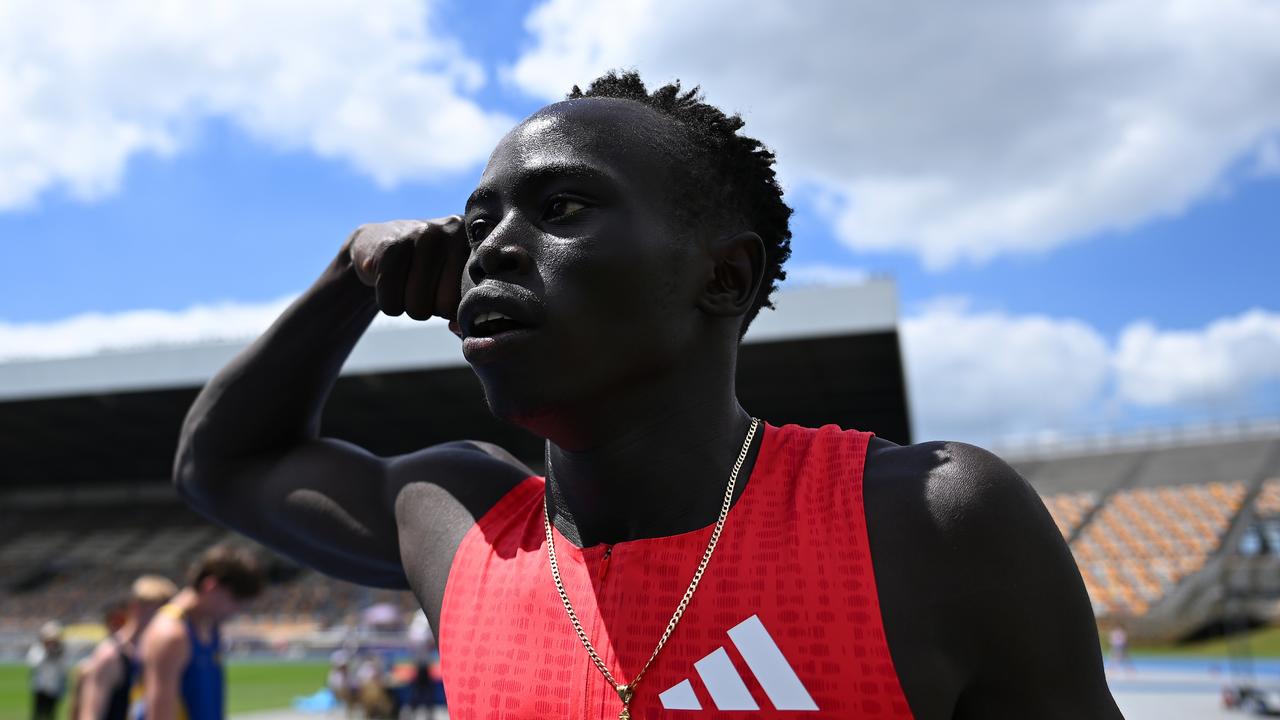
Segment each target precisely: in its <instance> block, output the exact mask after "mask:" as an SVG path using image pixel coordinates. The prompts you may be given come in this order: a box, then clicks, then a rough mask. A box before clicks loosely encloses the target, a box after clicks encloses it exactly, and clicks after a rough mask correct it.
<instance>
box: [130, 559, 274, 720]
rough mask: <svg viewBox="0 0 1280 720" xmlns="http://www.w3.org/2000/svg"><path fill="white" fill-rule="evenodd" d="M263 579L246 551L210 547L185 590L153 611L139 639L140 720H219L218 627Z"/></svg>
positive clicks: (258, 589)
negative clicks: (140, 643) (140, 675)
mask: <svg viewBox="0 0 1280 720" xmlns="http://www.w3.org/2000/svg"><path fill="white" fill-rule="evenodd" d="M262 586H263V575H262V571H261V569H260V565H259V563H258V561H257V559H256V558H255V557H254V556H253V554H252V553H250V552H249V551H248V550H246V549H243V548H237V547H233V546H229V545H218V546H215V547H213V548H210V549H209V550H208V551H206V552H205V553H204V554H203V555H201V556H200V558H199V559H198V560H196V562H195V563H194V564H193V565H192V567H191V570H190V571H189V573H188V578H187V586H186V587H185V588H183V589H182V590H181V591H179V592H178V594H177V595H176V596H174V598H173V600H172V601H171V602H170V603H169V604H167V605H165V606H164V607H162V608H160V610H159V611H157V612H156V615H155V618H154V619H152V621H151V624H150V625H149V626H147V631H146V633H145V634H144V635H143V637H142V646H141V647H142V678H141V679H142V682H141V686H140V687H139V688H138V689H137V691H136V692H135V697H136V698H137V699H138V700H139V701H140V702H139V703H138V705H137V706H136V709H135V712H133V713H131V715H132V717H134V718H135V719H138V720H223V718H225V717H226V705H225V698H226V691H225V680H224V676H223V668H222V653H221V635H220V633H219V626H220V625H221V624H222V623H223V622H224V621H225V620H226V619H227V618H229V617H231V616H232V615H234V614H235V613H236V612H238V611H239V610H240V609H241V608H242V607H243V606H244V605H245V604H246V603H247V602H248V601H250V600H252V599H253V598H254V597H256V596H257V595H258V593H259V592H261V590H262Z"/></svg>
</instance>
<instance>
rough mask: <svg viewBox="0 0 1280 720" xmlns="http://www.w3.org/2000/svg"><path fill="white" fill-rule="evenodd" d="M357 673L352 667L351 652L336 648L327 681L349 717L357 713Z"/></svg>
mask: <svg viewBox="0 0 1280 720" xmlns="http://www.w3.org/2000/svg"><path fill="white" fill-rule="evenodd" d="M354 684H355V675H354V673H353V672H352V669H351V653H349V652H347V651H346V650H341V649H339V650H334V651H333V654H332V655H330V656H329V676H328V678H327V679H326V681H325V685H327V686H328V688H329V692H331V693H333V697H334V699H336V700H337V701H338V702H340V703H342V707H343V708H344V709H345V710H346V715H347V717H351V716H352V715H354V714H355V696H356V692H355V689H354Z"/></svg>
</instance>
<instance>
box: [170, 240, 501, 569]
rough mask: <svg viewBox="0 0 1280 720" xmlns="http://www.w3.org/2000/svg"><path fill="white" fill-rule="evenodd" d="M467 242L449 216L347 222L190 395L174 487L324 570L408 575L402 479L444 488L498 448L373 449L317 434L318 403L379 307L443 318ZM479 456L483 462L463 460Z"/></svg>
mask: <svg viewBox="0 0 1280 720" xmlns="http://www.w3.org/2000/svg"><path fill="white" fill-rule="evenodd" d="M467 253H468V249H467V244H466V239H465V236H464V233H463V231H462V229H461V221H460V219H459V218H457V217H456V216H455V217H449V218H443V219H440V220H434V221H428V222H418V221H396V222H392V223H381V224H377V225H366V226H362V227H361V228H360V229H359V230H357V231H356V232H355V233H353V234H352V236H351V237H350V238H349V239H348V240H347V242H346V243H345V244H344V246H343V248H342V250H341V252H340V253H339V254H338V257H337V258H336V259H335V260H334V261H333V262H332V263H331V264H330V265H329V267H328V268H326V269H325V271H324V273H323V274H322V275H321V276H320V278H319V279H318V280H317V281H316V282H315V283H314V284H313V285H312V286H311V287H310V288H309V289H308V290H307V291H306V292H305V293H303V294H302V296H301V297H300V298H298V299H297V300H296V301H295V302H294V303H293V304H292V305H291V306H290V307H289V308H288V309H287V310H286V311H285V312H284V314H283V315H281V316H280V318H279V319H278V320H277V321H276V322H275V323H274V324H273V325H272V326H271V328H270V329H269V330H267V332H266V333H265V334H263V336H262V337H260V338H259V339H258V340H257V341H255V342H254V343H253V344H252V345H250V346H249V347H248V348H246V349H245V350H244V351H243V352H241V353H240V354H239V355H238V356H237V357H236V358H235V359H234V360H233V361H232V362H231V363H230V364H228V365H227V367H226V368H224V369H223V370H222V371H221V372H219V373H218V374H217V375H216V376H215V377H214V378H213V379H212V380H211V381H210V382H209V383H208V385H207V386H206V387H205V388H204V390H203V391H201V393H200V395H199V396H198V397H197V398H196V401H195V403H194V405H193V406H192V408H191V410H190V412H189V413H188V415H187V418H186V421H185V422H184V424H183V427H182V432H181V435H180V438H179V445H178V453H177V458H176V461H175V468H174V482H175V483H176V485H177V486H178V489H179V491H180V493H181V494H182V495H183V496H184V498H185V499H186V500H187V501H188V502H189V503H190V504H192V505H193V506H195V507H196V508H197V509H199V510H201V511H202V512H204V513H205V514H207V515H210V516H212V517H214V518H216V519H217V520H219V521H221V522H223V523H225V524H227V525H229V526H231V527H233V528H235V529H236V530H239V531H241V532H243V533H244V534H246V535H249V536H250V537H253V538H255V539H257V540H259V541H261V542H262V543H264V544H266V545H267V546H269V547H272V548H274V549H276V550H279V551H281V552H283V553H285V554H286V555H289V556H291V557H293V558H295V559H297V560H299V561H302V562H304V563H306V564H308V565H311V566H313V567H316V568H317V569H320V570H322V571H324V572H326V573H328V574H331V575H335V576H337V577H341V578H344V579H347V580H351V581H353V582H358V583H361V584H365V585H375V586H382V587H399V588H403V587H405V586H406V580H405V575H404V570H403V567H402V560H401V556H400V548H399V542H398V536H397V527H396V517H395V513H396V498H397V496H398V495H399V493H400V492H401V491H402V490H403V489H404V487H405V485H406V483H408V482H410V481H413V480H423V481H427V482H432V481H437V482H439V483H440V484H442V485H443V486H444V487H445V488H448V487H450V486H453V485H456V482H453V481H454V480H455V479H456V477H457V476H459V475H463V474H468V475H472V476H483V475H485V474H486V472H485V469H486V468H485V467H483V466H486V465H492V464H494V463H495V462H496V463H503V461H504V459H505V458H504V457H503V454H502V452H501V451H500V450H498V449H496V448H491V447H486V446H483V445H480V444H473V443H450V444H447V445H442V446H437V447H434V448H428V449H425V450H422V451H419V452H418V453H414V454H412V455H409V456H404V457H401V458H380V457H377V456H375V455H373V454H371V453H369V452H367V451H365V450H363V449H361V448H358V447H356V446H354V445H351V444H349V443H345V442H341V441H338V440H332V439H324V438H321V437H320V436H319V428H320V417H321V412H322V410H323V407H324V403H325V400H326V398H327V397H328V395H329V391H330V390H331V389H332V387H333V384H334V381H335V380H336V379H337V376H338V372H339V370H340V369H341V367H342V363H343V362H344V361H345V360H346V358H347V355H348V354H349V353H350V352H351V349H352V348H353V347H354V346H355V344H356V342H357V341H358V340H359V339H360V336H361V335H362V334H363V333H364V331H365V329H366V328H368V326H369V323H370V322H371V321H372V320H373V318H374V316H375V315H376V314H377V312H378V310H379V309H380V308H381V309H382V310H383V311H384V312H387V314H390V315H399V314H400V313H401V312H405V311H407V312H408V314H409V315H410V316H411V317H413V318H415V319H419V320H425V319H427V318H428V317H430V316H431V315H433V314H434V315H441V316H443V317H446V318H449V319H451V320H452V319H453V317H454V314H455V313H456V311H457V306H458V300H459V287H460V278H461V272H462V268H463V265H464V264H465V262H466V259H467ZM475 465H480V466H482V467H480V468H479V472H470V471H474V470H476V469H477V468H475V467H473V466H475ZM517 474H518V473H517Z"/></svg>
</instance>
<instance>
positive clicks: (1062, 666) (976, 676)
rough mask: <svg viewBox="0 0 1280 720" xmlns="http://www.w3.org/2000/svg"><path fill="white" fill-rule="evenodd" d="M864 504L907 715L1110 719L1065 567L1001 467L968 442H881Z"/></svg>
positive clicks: (1023, 485) (1032, 497)
mask: <svg viewBox="0 0 1280 720" xmlns="http://www.w3.org/2000/svg"><path fill="white" fill-rule="evenodd" d="M864 496H865V499H866V500H865V501H866V513H867V528H868V536H869V538H870V542H871V548H872V559H873V564H874V567H875V576H876V583H877V587H878V590H879V592H880V597H881V610H882V615H883V620H884V624H885V632H886V636H887V637H888V638H889V641H890V649H891V651H892V653H893V658H894V664H895V666H896V667H898V669H899V674H900V677H901V679H902V682H903V689H904V690H905V691H906V692H907V694H908V697H909V699H911V700H912V706H913V709H914V710H916V711H917V715H918V716H920V717H928V716H941V717H951V716H952V714H954V715H955V716H956V717H989V718H1005V717H1028V716H1034V717H1045V718H1057V717H1099V718H1101V717H1107V718H1110V717H1118V713H1116V711H1115V705H1114V702H1113V701H1112V700H1111V697H1110V694H1109V693H1108V692H1107V688H1106V682H1105V679H1104V677H1103V674H1102V664H1101V656H1100V653H1099V649H1098V648H1099V646H1098V639H1097V627H1096V625H1095V624H1094V619H1093V612H1092V608H1091V607H1090V605H1089V600H1088V596H1087V595H1086V594H1085V591H1084V584H1083V582H1082V581H1081V579H1080V574H1079V572H1078V570H1077V569H1076V566H1075V561H1074V560H1073V558H1072V557H1071V552H1070V550H1069V549H1068V548H1067V544H1066V542H1065V541H1064V539H1063V538H1062V535H1061V534H1060V533H1059V532H1058V529H1057V527H1056V525H1055V524H1054V522H1053V519H1052V517H1051V516H1050V515H1049V512H1048V511H1047V510H1046V509H1045V507H1044V504H1043V503H1042V502H1041V501H1040V498H1039V495H1037V493H1036V492H1035V490H1034V489H1033V488H1032V487H1031V486H1030V485H1029V484H1028V483H1027V482H1026V481H1025V480H1023V479H1022V478H1021V477H1020V476H1019V475H1018V473H1017V472H1016V471H1015V470H1014V469H1013V468H1011V467H1010V466H1009V465H1008V463H1006V462H1004V461H1003V460H1001V459H1000V458H999V457H997V456H996V455H994V454H993V453H990V452H988V451H986V450H983V449H981V448H978V447H975V446H973V445H968V444H966V443H959V442H927V443H920V444H918V445H911V446H897V445H893V444H892V443H887V442H883V441H881V442H879V443H876V444H874V445H873V446H872V447H871V448H869V449H868V455H867V464H866V472H865V481H864ZM1048 647H1052V648H1054V652H1053V653H1045V652H1044V649H1045V648H1048ZM940 685H941V686H942V687H945V688H946V689H947V690H948V691H947V692H943V693H940V692H939V688H940ZM940 698H946V699H945V700H941V704H940V706H938V707H929V705H930V703H935V702H939V701H940ZM917 704H921V705H923V706H924V707H917Z"/></svg>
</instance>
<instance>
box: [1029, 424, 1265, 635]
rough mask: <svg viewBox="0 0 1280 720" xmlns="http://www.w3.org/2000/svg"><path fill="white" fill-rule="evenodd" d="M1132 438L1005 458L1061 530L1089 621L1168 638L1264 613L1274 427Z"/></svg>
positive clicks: (1250, 621)
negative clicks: (1112, 445) (1120, 445)
mask: <svg viewBox="0 0 1280 720" xmlns="http://www.w3.org/2000/svg"><path fill="white" fill-rule="evenodd" d="M1138 440H1139V441H1138V442H1130V443H1129V445H1130V447H1126V448H1124V449H1119V450H1117V449H1108V450H1102V451H1098V450H1088V449H1083V450H1082V449H1076V450H1073V451H1071V452H1068V453H1063V452H1062V451H1061V450H1058V451H1056V452H1054V453H1052V454H1043V453H1042V454H1041V455H1039V456H1037V455H1034V454H1032V455H1028V456H1025V457H1022V458H1017V457H1013V458H1011V462H1012V464H1013V465H1014V467H1015V468H1017V469H1018V470H1019V472H1021V473H1022V475H1023V477H1025V478H1026V479H1027V480H1028V481H1029V482H1030V483H1031V485H1032V486H1033V487H1035V488H1036V490H1037V491H1038V492H1039V493H1040V495H1041V497H1042V498H1043V499H1044V502H1045V506H1046V507H1047V508H1048V509H1049V512H1050V514H1051V515H1052V516H1053V519H1054V521H1055V522H1056V523H1057V525H1058V529H1059V530H1060V531H1061V532H1062V534H1063V537H1064V538H1066V539H1067V541H1068V543H1069V545H1070V547H1071V552H1072V554H1073V555H1074V556H1075V559H1076V563H1077V565H1078V566H1079V568H1080V573H1081V575H1082V576H1083V578H1084V582H1085V587H1086V588H1087V589H1088V591H1089V597H1090V600H1091V601H1092V603H1093V609H1094V613H1095V615H1097V617H1098V618H1099V621H1100V622H1102V623H1103V624H1104V625H1111V624H1122V625H1124V626H1125V627H1126V628H1127V629H1128V631H1129V634H1130V635H1131V636H1134V637H1136V638H1138V639H1151V640H1156V639H1159V640H1168V639H1177V638H1180V637H1185V636H1188V635H1192V634H1195V633H1197V632H1200V631H1203V630H1205V629H1206V628H1209V627H1211V626H1214V625H1218V624H1221V623H1222V622H1223V621H1224V620H1228V619H1231V620H1235V621H1241V622H1243V623H1244V624H1253V623H1257V622H1261V621H1265V620H1270V619H1271V618H1273V617H1274V616H1275V615H1276V610H1275V608H1274V605H1275V602H1276V601H1277V600H1280V584H1277V583H1276V582H1275V581H1271V582H1269V583H1262V582H1259V579H1260V578H1259V573H1262V574H1265V573H1266V572H1268V571H1269V572H1271V573H1273V574H1274V572H1275V570H1276V569H1278V567H1280V566H1274V565H1273V566H1272V567H1271V568H1270V570H1267V568H1264V567H1262V566H1263V565H1266V564H1271V563H1272V561H1273V560H1280V517H1277V516H1278V515H1280V428H1276V427H1274V426H1259V427H1255V428H1246V429H1236V430H1234V431H1231V432H1227V433H1218V434H1217V435H1216V436H1214V435H1209V436H1206V435H1203V434H1202V435H1199V436H1195V435H1187V436H1183V437H1167V436H1166V437H1156V438H1146V442H1145V443H1144V442H1142V438H1139V439H1138ZM1260 519H1261V520H1263V521H1264V523H1265V524H1263V525H1259V520H1260ZM1264 529H1265V531H1266V532H1268V533H1270V535H1266V534H1264ZM1273 537H1274V540H1273V539H1272V538H1273ZM1246 565H1251V566H1252V567H1248V568H1246V567H1245V566H1246ZM1242 568H1243V569H1245V570H1247V571H1242Z"/></svg>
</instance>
